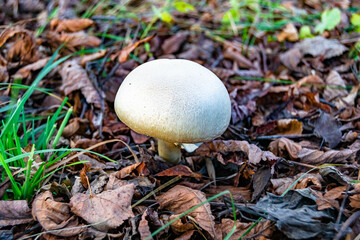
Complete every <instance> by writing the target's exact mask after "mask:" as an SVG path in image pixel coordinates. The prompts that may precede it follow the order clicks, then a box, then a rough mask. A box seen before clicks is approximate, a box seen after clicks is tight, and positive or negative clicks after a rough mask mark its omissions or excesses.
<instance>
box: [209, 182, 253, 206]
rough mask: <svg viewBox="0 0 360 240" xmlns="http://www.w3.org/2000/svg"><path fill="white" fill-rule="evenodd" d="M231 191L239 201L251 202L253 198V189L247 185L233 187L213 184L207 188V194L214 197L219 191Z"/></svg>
mask: <svg viewBox="0 0 360 240" xmlns="http://www.w3.org/2000/svg"><path fill="white" fill-rule="evenodd" d="M226 190H228V191H230V192H231V194H232V196H233V199H234V201H235V202H237V203H241V202H250V200H251V190H250V189H249V188H246V187H233V186H221V185H220V186H211V187H209V188H206V190H204V191H206V196H207V197H212V196H214V195H216V194H218V193H221V192H223V191H226Z"/></svg>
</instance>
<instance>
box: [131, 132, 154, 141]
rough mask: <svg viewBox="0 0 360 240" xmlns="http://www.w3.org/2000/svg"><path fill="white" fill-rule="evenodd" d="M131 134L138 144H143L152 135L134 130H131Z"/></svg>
mask: <svg viewBox="0 0 360 240" xmlns="http://www.w3.org/2000/svg"><path fill="white" fill-rule="evenodd" d="M130 134H131V137H132V138H133V140H134V143H136V144H143V143H144V142H146V141H147V140H149V139H150V136H146V135H144V134H141V133H137V132H135V131H133V130H130Z"/></svg>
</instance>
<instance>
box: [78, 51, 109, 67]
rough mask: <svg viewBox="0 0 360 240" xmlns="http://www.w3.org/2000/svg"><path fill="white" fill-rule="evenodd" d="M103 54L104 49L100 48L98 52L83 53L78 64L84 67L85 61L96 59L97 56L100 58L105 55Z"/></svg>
mask: <svg viewBox="0 0 360 240" xmlns="http://www.w3.org/2000/svg"><path fill="white" fill-rule="evenodd" d="M105 54H106V50H104V49H102V50H100V51H98V52H95V53H92V54H88V55H85V56H83V57H82V58H81V59H80V65H81V66H82V67H84V66H85V64H86V63H87V62H91V61H94V60H97V59H99V58H102V57H104V56H105Z"/></svg>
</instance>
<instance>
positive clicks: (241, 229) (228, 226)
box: [216, 218, 273, 240]
mask: <svg viewBox="0 0 360 240" xmlns="http://www.w3.org/2000/svg"><path fill="white" fill-rule="evenodd" d="M234 225H235V222H234V220H233V219H229V218H223V219H221V224H218V225H216V228H217V229H219V230H220V231H221V233H222V239H225V237H226V236H227V235H228V234H229V233H230V232H231V230H232V228H233V227H234ZM252 225H253V223H252V222H250V223H242V222H240V221H239V220H236V230H235V232H234V234H233V235H231V237H230V238H229V239H231V240H237V239H241V237H242V235H243V234H244V233H245V232H246V231H248V230H249V229H250V227H251V226H252ZM270 225H271V221H269V220H268V221H266V222H264V223H260V224H258V225H256V226H255V227H254V228H252V229H251V230H250V232H249V233H248V234H247V235H246V236H252V235H254V234H256V233H257V232H260V231H262V230H263V229H266V230H265V231H264V232H263V234H262V235H261V237H260V238H259V239H262V240H265V239H267V238H264V237H263V235H265V236H270V235H271V233H272V231H273V230H272V229H271V228H269V226H270ZM254 239H258V238H254Z"/></svg>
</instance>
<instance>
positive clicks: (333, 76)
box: [323, 71, 347, 102]
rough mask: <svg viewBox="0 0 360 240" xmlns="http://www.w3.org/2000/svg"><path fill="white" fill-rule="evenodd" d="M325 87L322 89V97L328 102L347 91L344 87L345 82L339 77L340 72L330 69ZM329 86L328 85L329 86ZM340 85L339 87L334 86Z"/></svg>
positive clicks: (344, 94) (345, 93)
mask: <svg viewBox="0 0 360 240" xmlns="http://www.w3.org/2000/svg"><path fill="white" fill-rule="evenodd" d="M325 82H326V85H328V86H326V88H325V89H324V93H323V97H324V99H325V100H326V101H328V102H330V101H332V100H334V99H335V98H338V97H343V96H346V95H347V91H346V90H345V89H344V87H345V86H346V85H345V82H344V80H343V79H342V78H341V76H340V74H339V73H338V72H336V71H331V72H330V73H329V75H328V77H327V78H326V80H325ZM329 86H330V87H329ZM336 87H340V88H336Z"/></svg>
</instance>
